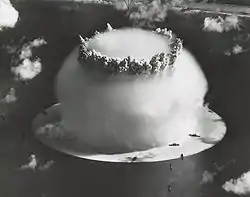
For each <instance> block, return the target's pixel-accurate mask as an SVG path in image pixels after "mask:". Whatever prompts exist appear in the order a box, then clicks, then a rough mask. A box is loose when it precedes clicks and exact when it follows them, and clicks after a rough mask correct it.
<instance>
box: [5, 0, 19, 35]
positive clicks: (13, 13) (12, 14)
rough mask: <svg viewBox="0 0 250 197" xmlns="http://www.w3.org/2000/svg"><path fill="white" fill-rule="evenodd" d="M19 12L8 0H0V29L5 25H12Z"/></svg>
mask: <svg viewBox="0 0 250 197" xmlns="http://www.w3.org/2000/svg"><path fill="white" fill-rule="evenodd" d="M18 17H19V14H18V11H17V10H16V9H15V8H14V7H13V6H12V5H11V3H10V1H9V0H0V31H1V30H2V29H3V28H6V27H10V28H12V27H14V26H15V24H16V22H17V20H18Z"/></svg>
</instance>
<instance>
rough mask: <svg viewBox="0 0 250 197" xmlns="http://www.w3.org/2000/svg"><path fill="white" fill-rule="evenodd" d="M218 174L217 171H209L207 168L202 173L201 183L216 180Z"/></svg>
mask: <svg viewBox="0 0 250 197" xmlns="http://www.w3.org/2000/svg"><path fill="white" fill-rule="evenodd" d="M216 175H217V173H216V172H209V171H207V170H205V171H204V172H203V174H202V179H201V182H200V184H201V185H203V184H207V183H212V182H213V181H214V177H215V176H216Z"/></svg>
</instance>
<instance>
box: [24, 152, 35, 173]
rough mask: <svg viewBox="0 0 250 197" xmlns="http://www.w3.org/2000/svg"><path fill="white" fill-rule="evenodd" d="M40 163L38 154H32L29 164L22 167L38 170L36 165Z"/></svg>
mask: <svg viewBox="0 0 250 197" xmlns="http://www.w3.org/2000/svg"><path fill="white" fill-rule="evenodd" d="M37 165H38V160H37V158H36V155H34V154H32V155H30V157H29V162H28V163H27V164H24V165H22V166H21V167H20V169H21V170H26V169H31V170H33V171H35V170H36V167H37Z"/></svg>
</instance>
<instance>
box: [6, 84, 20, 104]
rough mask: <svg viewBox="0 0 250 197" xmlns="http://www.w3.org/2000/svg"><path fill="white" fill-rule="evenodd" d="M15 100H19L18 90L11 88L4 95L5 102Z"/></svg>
mask: <svg viewBox="0 0 250 197" xmlns="http://www.w3.org/2000/svg"><path fill="white" fill-rule="evenodd" d="M15 101H17V97H16V91H15V89H14V88H11V89H10V91H9V92H8V94H7V95H6V96H5V97H4V99H3V102H5V103H13V102H15Z"/></svg>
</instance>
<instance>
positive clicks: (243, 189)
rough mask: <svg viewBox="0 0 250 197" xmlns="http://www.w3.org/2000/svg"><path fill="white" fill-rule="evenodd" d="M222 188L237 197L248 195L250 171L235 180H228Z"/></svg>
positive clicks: (249, 191) (249, 190) (249, 192)
mask: <svg viewBox="0 0 250 197" xmlns="http://www.w3.org/2000/svg"><path fill="white" fill-rule="evenodd" d="M222 188H223V189H224V190H225V191H227V192H232V193H235V194H237V195H248V194H250V171H248V172H246V173H244V174H242V175H241V177H239V178H237V179H230V180H229V181H227V182H226V183H225V184H224V185H223V186H222Z"/></svg>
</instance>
